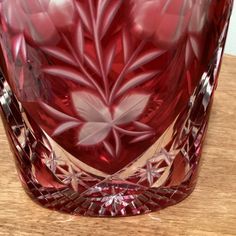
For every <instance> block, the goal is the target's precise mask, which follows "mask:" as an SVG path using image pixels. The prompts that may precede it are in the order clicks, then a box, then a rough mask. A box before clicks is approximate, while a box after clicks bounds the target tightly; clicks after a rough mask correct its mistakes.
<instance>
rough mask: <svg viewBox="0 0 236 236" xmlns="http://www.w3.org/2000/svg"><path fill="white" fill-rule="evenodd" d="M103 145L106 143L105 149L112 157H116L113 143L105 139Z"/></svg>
mask: <svg viewBox="0 0 236 236" xmlns="http://www.w3.org/2000/svg"><path fill="white" fill-rule="evenodd" d="M103 145H104V147H105V149H106V150H107V152H108V153H109V154H110V155H111V156H112V157H114V156H115V151H114V149H113V147H112V145H111V144H110V143H109V142H107V141H103Z"/></svg>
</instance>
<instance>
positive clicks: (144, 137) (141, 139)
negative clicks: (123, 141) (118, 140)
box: [130, 132, 153, 143]
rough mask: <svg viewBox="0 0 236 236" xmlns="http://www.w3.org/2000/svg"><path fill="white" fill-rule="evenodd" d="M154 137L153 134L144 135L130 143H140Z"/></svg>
mask: <svg viewBox="0 0 236 236" xmlns="http://www.w3.org/2000/svg"><path fill="white" fill-rule="evenodd" d="M152 136H153V133H152V132H150V133H149V134H143V135H141V136H138V137H135V138H134V139H133V140H131V141H130V143H138V142H141V141H144V140H146V139H149V138H150V137H152Z"/></svg>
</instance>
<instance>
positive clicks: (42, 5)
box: [1, 0, 75, 44]
mask: <svg viewBox="0 0 236 236" xmlns="http://www.w3.org/2000/svg"><path fill="white" fill-rule="evenodd" d="M1 9H2V13H1V15H2V17H3V20H4V22H5V24H6V25H7V27H8V28H9V29H10V30H11V31H12V32H14V33H15V34H20V33H24V34H25V36H27V37H28V38H29V39H31V40H33V41H34V42H36V43H39V44H45V43H52V42H53V43H55V42H57V41H58V40H59V32H58V30H57V28H59V27H65V26H68V25H70V24H71V23H72V22H73V18H74V12H75V10H74V3H73V1H71V0H60V1H58V0H36V1H30V0H5V1H3V2H2V3H1ZM62 9H63V10H62Z"/></svg>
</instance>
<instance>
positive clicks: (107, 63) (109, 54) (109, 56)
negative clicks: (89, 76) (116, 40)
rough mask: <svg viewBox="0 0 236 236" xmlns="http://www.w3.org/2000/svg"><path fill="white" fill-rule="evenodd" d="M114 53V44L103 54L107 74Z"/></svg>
mask: <svg viewBox="0 0 236 236" xmlns="http://www.w3.org/2000/svg"><path fill="white" fill-rule="evenodd" d="M115 53H116V44H113V45H112V46H110V47H109V48H108V50H107V52H106V54H105V73H106V75H108V74H109V72H110V70H111V67H112V63H113V59H114V57H115Z"/></svg>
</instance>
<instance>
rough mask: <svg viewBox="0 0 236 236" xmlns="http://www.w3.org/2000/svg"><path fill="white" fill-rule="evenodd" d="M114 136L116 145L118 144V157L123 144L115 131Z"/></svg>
mask: <svg viewBox="0 0 236 236" xmlns="http://www.w3.org/2000/svg"><path fill="white" fill-rule="evenodd" d="M113 136H114V139H115V144H116V156H119V155H120V151H121V142H120V137H119V134H118V133H117V131H116V130H115V129H113Z"/></svg>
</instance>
